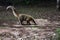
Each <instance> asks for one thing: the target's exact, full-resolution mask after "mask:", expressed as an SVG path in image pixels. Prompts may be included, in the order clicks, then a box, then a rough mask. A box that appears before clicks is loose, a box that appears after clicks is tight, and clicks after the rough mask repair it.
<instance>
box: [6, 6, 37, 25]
mask: <svg viewBox="0 0 60 40" xmlns="http://www.w3.org/2000/svg"><path fill="white" fill-rule="evenodd" d="M9 8H11V9H12V12H13V14H14V16H15V17H17V18H18V20H19V23H21V24H22V25H24V23H23V21H26V22H27V25H31V23H30V22H33V23H34V24H35V25H36V23H35V21H34V18H33V17H32V16H30V15H26V14H19V13H17V11H16V10H15V8H14V7H13V6H8V7H7V9H9Z"/></svg>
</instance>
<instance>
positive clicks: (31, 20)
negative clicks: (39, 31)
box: [27, 18, 36, 25]
mask: <svg viewBox="0 0 60 40" xmlns="http://www.w3.org/2000/svg"><path fill="white" fill-rule="evenodd" d="M30 22H33V23H34V25H36V22H35V21H34V19H33V18H29V19H28V20H27V24H28V25H31V23H30Z"/></svg>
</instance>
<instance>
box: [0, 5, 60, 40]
mask: <svg viewBox="0 0 60 40" xmlns="http://www.w3.org/2000/svg"><path fill="white" fill-rule="evenodd" d="M5 8H6V7H5ZM5 8H4V7H3V9H1V10H0V26H1V28H0V39H1V40H55V36H56V34H55V29H56V27H58V26H60V12H59V11H58V10H57V9H56V8H55V7H54V6H52V7H16V10H17V11H18V12H19V13H21V14H22V13H23V14H29V15H32V16H33V17H34V18H35V22H36V23H37V25H38V26H36V25H33V26H30V25H28V27H27V26H26V25H22V26H21V25H18V24H17V22H18V20H17V18H15V17H14V16H13V14H12V13H11V11H10V12H7V11H6V10H5ZM41 27H43V28H41Z"/></svg>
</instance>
